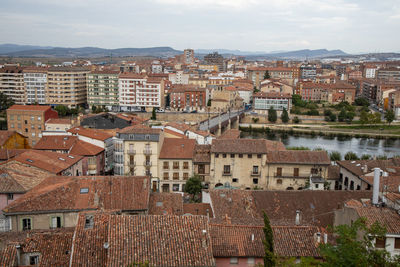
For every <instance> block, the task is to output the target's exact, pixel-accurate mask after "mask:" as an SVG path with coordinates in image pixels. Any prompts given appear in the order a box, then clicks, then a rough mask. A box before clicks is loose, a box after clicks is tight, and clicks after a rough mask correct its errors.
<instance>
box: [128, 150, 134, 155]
mask: <svg viewBox="0 0 400 267" xmlns="http://www.w3.org/2000/svg"><path fill="white" fill-rule="evenodd" d="M127 152H128V155H135V154H136V150H134V149H128V151H127Z"/></svg>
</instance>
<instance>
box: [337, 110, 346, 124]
mask: <svg viewBox="0 0 400 267" xmlns="http://www.w3.org/2000/svg"><path fill="white" fill-rule="evenodd" d="M345 119H346V109H344V108H342V109H341V110H340V112H339V115H338V121H340V122H343V121H344V120H345Z"/></svg>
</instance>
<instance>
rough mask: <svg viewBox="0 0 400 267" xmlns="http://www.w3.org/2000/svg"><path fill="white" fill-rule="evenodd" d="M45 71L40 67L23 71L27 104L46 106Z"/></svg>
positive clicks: (45, 69)
mask: <svg viewBox="0 0 400 267" xmlns="http://www.w3.org/2000/svg"><path fill="white" fill-rule="evenodd" d="M47 70H48V68H41V67H29V68H26V69H24V71H23V73H24V83H25V90H26V103H27V104H46V88H47Z"/></svg>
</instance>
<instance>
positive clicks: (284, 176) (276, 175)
mask: <svg viewBox="0 0 400 267" xmlns="http://www.w3.org/2000/svg"><path fill="white" fill-rule="evenodd" d="M274 177H276V178H291V179H296V178H298V179H308V178H310V176H300V175H299V176H294V175H293V174H286V173H276V172H275V173H274Z"/></svg>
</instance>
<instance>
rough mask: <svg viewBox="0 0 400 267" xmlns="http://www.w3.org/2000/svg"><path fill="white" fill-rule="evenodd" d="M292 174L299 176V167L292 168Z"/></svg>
mask: <svg viewBox="0 0 400 267" xmlns="http://www.w3.org/2000/svg"><path fill="white" fill-rule="evenodd" d="M293 176H294V177H298V176H299V168H294V169H293Z"/></svg>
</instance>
